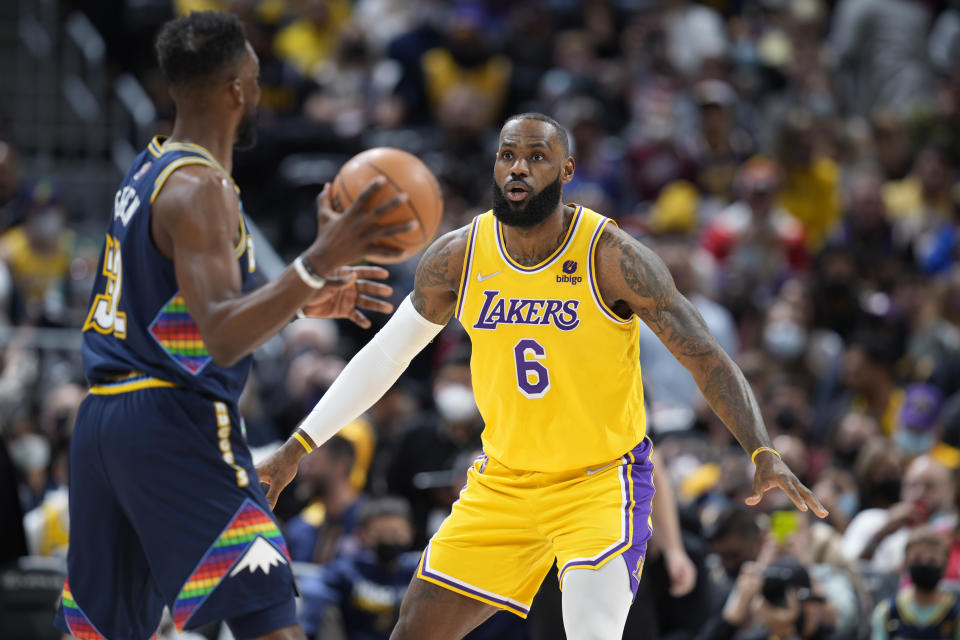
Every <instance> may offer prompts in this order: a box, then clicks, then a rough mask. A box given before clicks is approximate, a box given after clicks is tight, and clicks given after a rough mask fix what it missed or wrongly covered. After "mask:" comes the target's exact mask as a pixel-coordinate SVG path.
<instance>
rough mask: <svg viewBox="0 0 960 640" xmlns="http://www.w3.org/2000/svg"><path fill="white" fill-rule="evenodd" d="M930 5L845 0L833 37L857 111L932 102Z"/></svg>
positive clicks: (850, 102)
mask: <svg viewBox="0 0 960 640" xmlns="http://www.w3.org/2000/svg"><path fill="white" fill-rule="evenodd" d="M931 14H932V11H931V8H930V5H929V4H928V3H926V2H921V1H918V0H875V1H874V2H861V1H860V0H842V1H841V2H839V3H838V4H837V7H836V9H835V12H834V20H833V26H832V34H831V40H832V43H833V47H834V50H835V51H836V55H837V72H838V75H839V76H840V79H841V81H842V86H843V89H844V96H845V98H846V102H847V104H848V105H849V107H850V108H851V110H852V111H853V112H854V113H858V114H860V115H869V114H870V112H871V111H872V110H874V109H877V108H879V107H889V108H891V109H895V110H897V111H899V112H900V113H907V112H908V111H909V110H910V109H911V108H912V107H915V106H916V105H918V104H923V103H924V101H926V100H929V99H930V97H931V95H932V91H933V74H932V70H931V68H930V65H929V62H928V56H927V44H926V43H927V38H926V35H927V33H928V30H929V28H930V22H931V17H932V16H931Z"/></svg>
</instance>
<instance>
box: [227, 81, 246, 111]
mask: <svg viewBox="0 0 960 640" xmlns="http://www.w3.org/2000/svg"><path fill="white" fill-rule="evenodd" d="M229 90H230V97H231V98H232V99H233V104H234V106H237V107H242V106H244V104H245V103H246V101H247V99H246V97H245V96H244V95H243V85H242V84H241V83H240V78H239V77H236V78H233V79H231V80H230V86H229Z"/></svg>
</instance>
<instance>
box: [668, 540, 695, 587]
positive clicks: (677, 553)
mask: <svg viewBox="0 0 960 640" xmlns="http://www.w3.org/2000/svg"><path fill="white" fill-rule="evenodd" d="M663 561H664V563H665V564H666V565H667V575H668V576H670V595H671V596H673V597H674V598H679V597H681V596H685V595H687V594H688V593H690V592H691V591H692V590H693V587H694V586H696V584H697V567H696V566H695V565H694V564H693V560H691V559H690V556H688V555H687V552H686V551H684V550H683V549H682V548H680V549H668V550H666V551H664V552H663Z"/></svg>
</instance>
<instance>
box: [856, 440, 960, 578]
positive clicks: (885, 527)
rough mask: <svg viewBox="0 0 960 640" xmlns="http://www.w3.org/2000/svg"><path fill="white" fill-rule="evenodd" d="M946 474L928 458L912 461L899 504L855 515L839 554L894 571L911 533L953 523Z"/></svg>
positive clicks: (951, 504) (951, 503)
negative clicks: (915, 530) (929, 526)
mask: <svg viewBox="0 0 960 640" xmlns="http://www.w3.org/2000/svg"><path fill="white" fill-rule="evenodd" d="M952 492H953V483H952V482H951V478H950V470H949V469H947V468H946V467H945V466H943V465H942V464H940V463H939V462H937V461H936V460H934V459H933V458H932V457H930V456H926V455H924V456H920V457H918V458H915V459H914V460H913V462H911V463H910V465H909V466H908V467H907V470H906V473H905V474H904V476H903V486H902V489H901V492H900V498H901V501H900V502H898V503H897V504H895V505H893V506H891V507H890V508H889V509H886V510H882V509H866V510H864V511H861V512H860V513H858V514H857V516H856V517H855V518H854V519H853V521H852V522H851V523H850V526H849V527H848V528H847V530H846V532H845V533H844V535H843V553H844V555H845V556H846V557H847V558H848V559H849V560H851V561H855V560H867V561H869V563H870V564H871V565H872V566H873V567H875V568H877V569H880V570H884V571H898V570H899V569H900V567H901V565H902V563H903V558H904V550H905V546H906V541H907V538H908V537H909V535H910V531H911V529H914V528H916V527H918V526H920V525H924V524H929V525H931V526H940V527H943V526H945V525H946V526H949V524H952V523H954V522H956V513H955V512H954V510H953V495H952Z"/></svg>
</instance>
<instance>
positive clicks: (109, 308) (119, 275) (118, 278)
mask: <svg viewBox="0 0 960 640" xmlns="http://www.w3.org/2000/svg"><path fill="white" fill-rule="evenodd" d="M103 275H104V276H106V278H107V285H106V288H105V290H104V292H103V293H98V294H97V295H96V297H95V298H94V299H93V303H92V304H91V305H90V312H89V313H88V314H87V320H86V322H84V323H83V330H84V331H86V330H87V329H93V330H94V331H96V332H97V333H102V334H104V335H110V334H113V335H114V336H116V337H117V338H120V339H121V340H122V339H124V338H126V337H127V314H125V313H123V312H122V311H120V310H119V307H120V293H121V292H122V285H123V260H122V258H121V257H120V240H118V239H117V238H115V237H113V236H111V235H109V234H108V235H107V245H106V248H105V249H104V254H103Z"/></svg>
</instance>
